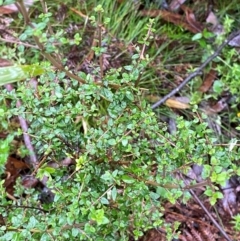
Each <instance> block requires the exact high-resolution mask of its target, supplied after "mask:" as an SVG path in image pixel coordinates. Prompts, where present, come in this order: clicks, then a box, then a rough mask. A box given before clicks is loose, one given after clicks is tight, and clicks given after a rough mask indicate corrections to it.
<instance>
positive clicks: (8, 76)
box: [0, 65, 45, 86]
mask: <svg viewBox="0 0 240 241" xmlns="http://www.w3.org/2000/svg"><path fill="white" fill-rule="evenodd" d="M44 71H45V70H44V69H43V68H42V67H40V66H37V65H16V66H7V67H0V76H1V79H0V86H1V85H5V84H9V83H13V82H16V81H21V80H24V79H27V78H31V77H34V76H37V75H41V74H42V73H44Z"/></svg>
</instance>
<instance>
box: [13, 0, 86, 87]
mask: <svg viewBox="0 0 240 241" xmlns="http://www.w3.org/2000/svg"><path fill="white" fill-rule="evenodd" d="M16 6H17V8H18V9H19V11H20V12H21V13H22V15H23V18H24V21H25V23H26V24H27V25H29V26H30V27H31V28H33V29H34V28H35V26H34V25H33V24H32V23H31V21H30V18H29V16H28V13H27V10H26V7H25V5H24V4H23V2H22V1H21V0H19V2H17V3H16ZM33 38H34V40H35V42H36V44H37V46H38V47H39V49H40V51H41V54H42V55H43V56H44V57H45V58H46V59H48V60H49V61H50V63H51V64H52V65H53V66H54V67H56V68H57V69H58V70H61V71H63V72H65V74H66V75H67V76H68V77H69V78H72V79H75V80H77V81H78V82H79V83H81V84H85V80H83V79H81V78H80V77H78V76H77V75H75V74H73V73H71V72H70V71H68V70H66V69H65V68H64V66H63V65H62V63H60V62H58V60H56V59H55V58H54V57H53V56H52V55H51V54H48V53H46V52H45V48H44V46H43V44H42V43H41V42H40V41H39V38H38V37H36V36H33Z"/></svg>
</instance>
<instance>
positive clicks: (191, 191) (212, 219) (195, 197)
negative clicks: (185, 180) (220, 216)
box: [189, 190, 232, 241]
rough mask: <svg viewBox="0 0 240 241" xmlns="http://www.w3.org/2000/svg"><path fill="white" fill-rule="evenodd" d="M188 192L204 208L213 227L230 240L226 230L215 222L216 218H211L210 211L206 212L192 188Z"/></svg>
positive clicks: (205, 210) (204, 208)
mask: <svg viewBox="0 0 240 241" xmlns="http://www.w3.org/2000/svg"><path fill="white" fill-rule="evenodd" d="M189 192H190V194H191V195H192V196H193V198H194V199H195V201H197V202H198V204H199V205H200V206H201V208H202V209H203V210H204V212H205V213H206V214H207V215H208V217H209V218H210V220H211V221H212V223H213V224H214V225H215V227H216V228H217V229H218V230H219V232H220V233H221V234H222V235H223V236H224V238H225V239H226V240H227V241H232V240H231V239H230V238H229V237H228V235H227V234H226V232H225V231H224V230H223V228H222V227H221V226H220V225H219V224H218V223H217V222H216V220H215V219H214V218H213V216H212V215H211V213H209V212H208V210H207V209H206V207H205V206H204V205H203V203H202V202H201V201H200V199H199V198H198V196H197V195H196V194H195V192H194V191H193V190H189Z"/></svg>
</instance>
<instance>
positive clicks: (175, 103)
mask: <svg viewBox="0 0 240 241" xmlns="http://www.w3.org/2000/svg"><path fill="white" fill-rule="evenodd" d="M165 105H166V106H168V107H170V108H175V109H182V110H184V109H188V108H190V105H189V104H188V103H184V102H182V101H180V100H179V99H177V98H175V99H168V100H167V101H166V102H165Z"/></svg>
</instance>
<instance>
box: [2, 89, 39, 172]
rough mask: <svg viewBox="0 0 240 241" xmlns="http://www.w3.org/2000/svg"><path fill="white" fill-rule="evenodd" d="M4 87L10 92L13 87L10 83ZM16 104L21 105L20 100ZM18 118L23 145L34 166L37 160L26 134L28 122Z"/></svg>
mask: <svg viewBox="0 0 240 241" xmlns="http://www.w3.org/2000/svg"><path fill="white" fill-rule="evenodd" d="M5 88H6V89H7V91H9V92H11V91H12V90H13V89H14V88H13V86H12V85H11V84H7V85H5ZM16 106H17V107H18V108H20V107H21V106H22V103H21V101H20V100H17V104H16ZM18 120H19V123H20V126H21V128H22V131H23V140H24V143H25V146H26V148H27V149H28V151H29V159H30V164H31V165H32V166H33V167H34V168H36V167H37V165H38V160H37V156H36V154H35V151H34V148H33V145H32V141H31V138H30V136H29V134H28V124H27V121H26V120H25V119H24V118H23V117H21V116H20V115H19V116H18Z"/></svg>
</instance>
